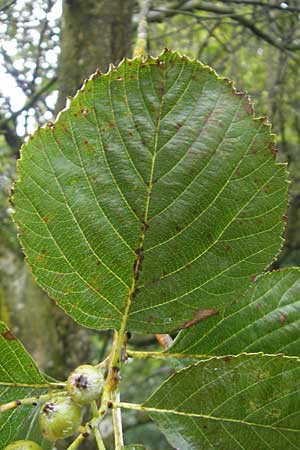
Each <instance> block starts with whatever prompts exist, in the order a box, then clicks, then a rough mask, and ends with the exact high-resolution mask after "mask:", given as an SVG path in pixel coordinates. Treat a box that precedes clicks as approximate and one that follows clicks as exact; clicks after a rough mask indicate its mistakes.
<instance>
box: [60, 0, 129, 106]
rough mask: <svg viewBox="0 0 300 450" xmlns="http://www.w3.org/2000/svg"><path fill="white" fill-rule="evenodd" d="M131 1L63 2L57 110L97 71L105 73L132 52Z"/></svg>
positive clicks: (78, 0)
mask: <svg viewBox="0 0 300 450" xmlns="http://www.w3.org/2000/svg"><path fill="white" fill-rule="evenodd" d="M133 4H134V1H133V0H98V1H97V0H65V2H64V10H63V21H62V35H61V57H60V64H59V98H58V102H57V110H60V109H61V108H63V107H64V106H65V102H66V97H67V96H69V95H73V94H74V93H75V92H76V90H77V89H78V88H79V87H80V86H81V84H82V82H83V80H84V79H85V78H87V77H88V76H89V75H90V74H91V73H93V72H95V70H96V69H97V68H99V69H101V70H102V71H106V70H107V68H108V65H109V64H110V63H114V64H117V63H118V62H119V61H120V60H121V59H122V58H123V57H124V56H130V51H131V28H132V27H131V17H132V10H133Z"/></svg>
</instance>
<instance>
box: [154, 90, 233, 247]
mask: <svg viewBox="0 0 300 450" xmlns="http://www.w3.org/2000/svg"><path fill="white" fill-rule="evenodd" d="M220 98H222V95H221V96H220V97H218V98H217V101H216V103H215V105H214V107H213V111H212V113H213V112H214V111H215V109H216V107H217V105H218V102H219V100H220ZM240 107H241V103H240V104H239V107H238V108H237V110H236V111H235V113H234V115H233V117H232V120H231V121H230V123H229V124H228V128H227V130H226V132H225V133H224V135H223V136H222V139H221V141H220V142H219V143H218V145H217V147H216V148H215V149H214V151H213V152H212V153H211V155H210V156H209V158H208V159H207V161H206V163H205V164H204V166H203V167H202V169H201V170H200V171H199V172H197V174H196V175H195V176H194V177H193V178H192V179H191V181H190V182H189V183H188V184H187V185H186V186H185V188H184V189H183V191H181V192H180V194H178V195H177V197H175V198H174V199H173V200H172V201H171V203H169V204H168V205H167V206H165V208H163V209H162V210H161V211H159V212H158V213H157V214H155V215H154V216H152V217H151V218H150V220H153V219H157V217H159V216H161V215H162V214H163V213H164V212H165V211H167V210H168V209H169V208H170V207H171V206H172V205H173V204H174V203H176V202H177V201H178V199H180V197H182V195H184V193H185V192H186V191H187V190H188V189H189V188H190V187H191V185H192V184H193V183H194V181H195V180H197V179H198V178H199V177H200V176H201V175H202V173H203V172H204V170H205V169H206V168H207V167H208V165H209V163H210V162H211V161H212V159H213V158H214V157H215V156H216V153H217V152H218V150H219V148H220V146H221V145H222V143H223V141H224V139H225V136H226V134H227V131H228V130H229V129H230V127H231V125H232V121H233V119H234V118H235V116H236V115H237V113H238V111H239V109H240ZM204 130H205V127H201V128H200V130H199V134H198V135H197V136H196V137H195V139H194V140H193V142H192V145H190V146H189V147H188V149H187V151H186V152H185V154H184V155H183V157H182V158H181V159H180V160H179V161H178V164H180V163H181V162H182V160H183V159H184V157H185V156H186V154H187V152H188V151H189V150H190V149H191V148H192V146H193V144H194V143H195V142H196V141H197V140H198V139H199V138H200V137H201V134H202V133H203V131H204ZM240 163H241V161H239V164H240ZM174 167H176V165H175V166H174ZM174 167H172V168H171V169H170V170H169V172H171V171H172V170H173V168H174ZM237 167H238V166H237ZM169 172H166V173H165V174H163V175H162V176H161V178H162V177H165V176H166V175H168V173H169ZM226 181H227V183H228V181H229V180H226ZM225 186H226V184H225V185H224V186H223V188H225ZM222 190H223V189H222ZM222 190H221V192H222ZM191 224H192V222H191V223H190V224H189V225H191ZM189 225H188V226H189ZM184 230H185V228H184ZM177 234H179V233H177ZM177 234H176V235H175V236H172V237H171V238H170V239H167V240H166V241H164V242H160V243H159V244H157V245H155V246H153V247H151V248H149V249H147V250H148V251H150V250H152V249H153V248H155V247H159V246H160V245H163V244H164V243H165V242H168V241H169V240H171V239H173V238H174V237H176V236H177Z"/></svg>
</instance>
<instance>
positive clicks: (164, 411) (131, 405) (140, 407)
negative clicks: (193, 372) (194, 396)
mask: <svg viewBox="0 0 300 450" xmlns="http://www.w3.org/2000/svg"><path fill="white" fill-rule="evenodd" d="M113 406H114V407H119V408H125V409H133V410H138V411H144V412H146V413H147V412H149V413H157V414H174V415H176V416H184V417H194V418H199V419H206V420H213V421H218V422H225V423H236V424H240V425H246V426H250V427H257V428H265V429H267V430H269V429H271V430H274V431H291V432H294V433H300V430H297V429H294V428H288V427H273V426H272V425H266V424H262V423H255V422H245V421H243V420H240V419H232V418H226V417H214V416H210V415H207V414H199V413H189V412H184V411H177V410H176V409H158V408H153V407H149V406H143V405H140V404H136V403H125V402H119V403H115V404H114V405H113Z"/></svg>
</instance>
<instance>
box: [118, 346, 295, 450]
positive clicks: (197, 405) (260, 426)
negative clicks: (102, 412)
mask: <svg viewBox="0 0 300 450" xmlns="http://www.w3.org/2000/svg"><path fill="white" fill-rule="evenodd" d="M299 377H300V362H299V360H298V359H297V358H288V357H282V356H266V355H262V354H261V355H241V356H238V357H224V358H219V359H215V358H212V359H210V360H208V361H201V362H199V363H198V364H197V365H195V366H191V367H189V368H187V369H183V370H182V371H180V372H177V373H176V374H175V375H173V376H172V377H171V378H169V379H168V380H167V381H166V382H165V383H164V384H162V386H161V387H160V388H159V389H158V390H157V391H156V392H155V393H154V394H153V395H152V397H151V398H150V399H149V400H148V401H147V402H146V403H145V405H144V410H145V411H146V412H148V414H149V415H150V416H151V418H153V420H155V421H156V422H157V423H158V425H159V427H160V428H161V429H162V431H163V432H164V433H165V434H166V436H167V437H168V439H169V441H170V443H171V444H172V445H173V446H174V447H176V448H179V449H180V450H202V449H203V450H208V449H213V450H238V449H243V450H254V449H255V450H267V449H272V450H283V449H285V450H292V449H300V425H299V424H300V396H299ZM124 406H125V407H126V404H125V405H124Z"/></svg>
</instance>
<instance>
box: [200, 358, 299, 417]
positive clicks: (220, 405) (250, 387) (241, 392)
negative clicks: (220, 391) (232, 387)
mask: <svg viewBox="0 0 300 450" xmlns="http://www.w3.org/2000/svg"><path fill="white" fill-rule="evenodd" d="M275 358H276V357H275ZM247 362H248V361H247V360H245V361H244V362H243V363H241V365H243V364H246V363H247ZM265 363H266V364H267V361H265ZM239 367H240V366H239ZM235 369H236V368H235ZM235 369H233V370H231V371H229V372H227V373H232V372H233V371H234V370H235ZM295 370H298V371H299V367H292V368H291V369H288V370H284V371H282V372H279V373H277V374H276V375H272V376H270V377H268V378H266V379H264V380H259V381H256V382H255V383H251V384H249V385H248V386H246V387H245V388H244V389H241V390H240V391H239V392H236V393H235V394H234V395H231V396H230V397H229V398H226V399H225V400H224V401H223V402H222V403H219V404H218V405H217V406H216V407H215V408H214V409H213V410H212V411H210V413H211V414H213V413H215V412H216V411H217V410H218V409H220V408H222V406H224V405H226V403H227V402H230V401H232V399H234V398H236V397H239V396H240V395H241V394H243V393H245V392H247V391H249V389H252V388H253V387H254V386H258V385H260V384H264V383H265V382H266V381H267V382H269V381H270V380H274V379H276V378H277V377H282V374H283V373H284V374H285V375H286V374H288V373H290V372H294V371H295ZM221 378H222V377H221ZM201 389H202V388H201ZM201 389H199V391H198V392H197V393H199V392H200V391H201ZM295 392H297V391H295ZM195 394H196V393H194V395H195ZM293 394H294V392H293ZM282 398H284V396H283V397H280V400H281V399H282ZM276 400H278V399H276ZM270 403H272V401H271V402H270ZM267 404H268V403H266V404H265V405H263V406H262V407H261V408H264V407H265V406H266V405H267ZM261 408H258V409H257V410H256V411H259V410H260V409H261ZM256 411H255V412H256ZM246 417H248V416H246ZM244 419H245V418H243V420H244Z"/></svg>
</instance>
